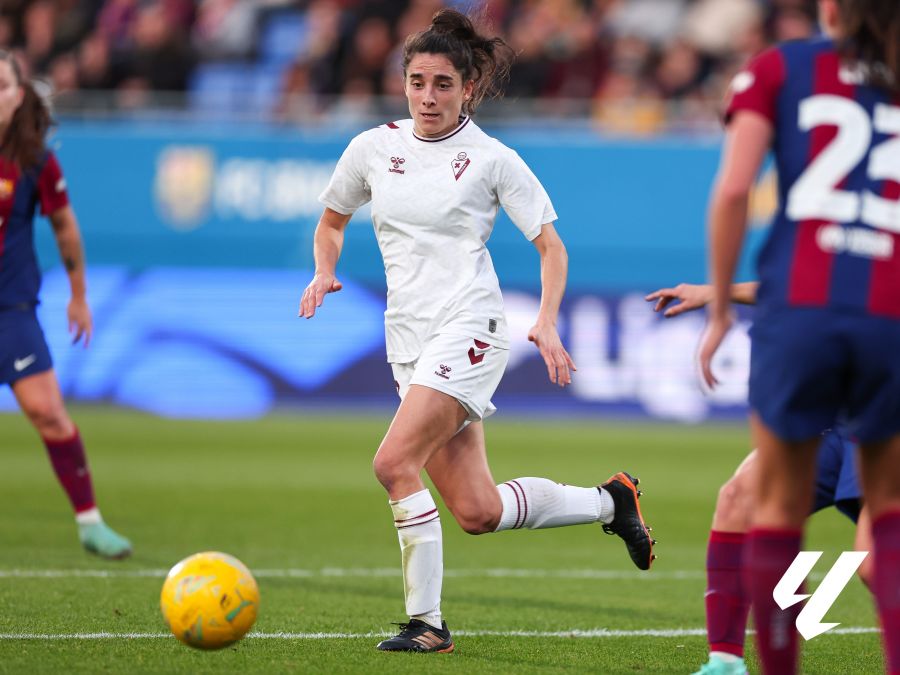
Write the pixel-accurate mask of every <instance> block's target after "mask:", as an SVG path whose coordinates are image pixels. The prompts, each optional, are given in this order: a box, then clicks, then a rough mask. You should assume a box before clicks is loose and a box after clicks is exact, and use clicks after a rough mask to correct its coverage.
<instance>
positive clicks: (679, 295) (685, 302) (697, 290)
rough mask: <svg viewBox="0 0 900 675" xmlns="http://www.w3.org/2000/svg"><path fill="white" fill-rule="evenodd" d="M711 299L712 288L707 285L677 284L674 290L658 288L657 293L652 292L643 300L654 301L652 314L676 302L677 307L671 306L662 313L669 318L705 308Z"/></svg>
mask: <svg viewBox="0 0 900 675" xmlns="http://www.w3.org/2000/svg"><path fill="white" fill-rule="evenodd" d="M712 297H713V291H712V286H709V285H707V284H678V285H677V286H676V287H675V288H660V289H659V290H658V291H653V292H652V293H650V294H649V295H648V296H647V297H645V298H644V300H646V301H647V302H652V301H654V300H656V305H654V306H653V311H654V312H659V311H661V310H663V309H666V307H669V305H670V304H671V303H672V302H674V301H675V300H678V304H677V305H672V306H671V307H669V308H668V309H666V311H665V312H663V316H665V317H667V318H671V317H673V316H678V315H679V314H684V313H685V312H690V311H692V310H695V309H700V308H701V307H705V306H706V305H708V304H709V303H710V302H712Z"/></svg>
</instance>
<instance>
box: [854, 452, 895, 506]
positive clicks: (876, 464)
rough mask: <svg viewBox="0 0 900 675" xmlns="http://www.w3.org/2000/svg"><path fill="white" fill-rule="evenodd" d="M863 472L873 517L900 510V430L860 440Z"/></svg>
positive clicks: (861, 471) (863, 480)
mask: <svg viewBox="0 0 900 675" xmlns="http://www.w3.org/2000/svg"><path fill="white" fill-rule="evenodd" d="M860 460H861V461H860V475H861V478H862V485H863V495H864V497H865V504H866V507H867V508H868V509H869V511H870V512H871V516H872V520H876V519H877V518H878V517H879V516H880V515H881V514H882V513H885V512H887V511H898V510H900V434H898V435H895V436H892V437H891V438H888V439H886V440H884V441H878V442H870V443H861V444H860Z"/></svg>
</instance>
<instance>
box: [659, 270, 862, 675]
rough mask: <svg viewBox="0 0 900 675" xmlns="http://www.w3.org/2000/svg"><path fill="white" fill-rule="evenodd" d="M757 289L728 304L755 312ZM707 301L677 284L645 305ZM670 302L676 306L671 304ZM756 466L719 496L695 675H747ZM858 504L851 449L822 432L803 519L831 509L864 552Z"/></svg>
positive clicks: (665, 307) (682, 307)
mask: <svg viewBox="0 0 900 675" xmlns="http://www.w3.org/2000/svg"><path fill="white" fill-rule="evenodd" d="M757 287H758V284H757V283H756V282H754V281H751V282H745V283H741V284H733V285H732V287H731V300H732V302H739V303H741V304H755V303H756V291H757ZM712 298H713V289H712V286H708V285H705V284H702V285H694V284H678V285H677V286H675V287H674V288H661V289H659V290H658V291H654V292H653V293H650V294H649V295H648V296H647V298H646V299H647V300H648V301H655V302H656V304H655V306H654V310H655V311H657V312H664V316H666V317H667V318H671V317H675V316H679V315H681V314H684V313H685V312H690V311H693V310H696V309H700V308H702V307H705V306H706V305H708V304H709V303H710V302H712ZM675 301H677V304H673V303H675ZM758 465H759V462H758V460H757V452H756V450H753V451H752V452H751V453H750V454H749V455H747V457H745V458H744V461H743V462H741V464H740V466H738V468H737V470H736V471H735V472H734V475H733V476H732V477H731V478H729V479H728V481H726V482H725V484H724V485H723V486H722V487H721V489H720V490H719V497H718V499H717V500H716V509H715V512H714V513H713V522H712V529H711V530H710V533H709V543H708V546H707V550H706V592H705V593H704V599H705V600H706V638H707V641H708V642H709V660H708V661H707V662H706V663H705V664H703V667H701V668H700V670H699V671H697V672H696V673H695V675H747V665H746V663H744V636H745V633H746V628H747V617H748V616H749V614H750V603H749V601H748V600H747V597H746V594H745V593H744V588H743V583H742V581H741V577H742V574H741V570H742V567H743V557H744V555H743V554H744V542H745V540H746V538H747V530H749V529H750V522H751V520H752V518H753V509H754V506H755V505H754V501H753V493H754V485H755V483H756V475H757V471H758V469H759V467H758ZM861 498H862V490H861V488H860V486H859V480H858V478H857V475H856V445H855V444H854V443H851V442H850V440H849V439H848V438H846V435H845V434H844V433H843V432H842V431H841V430H840V429H831V430H828V431H827V432H825V433H824V434H822V438H821V444H820V446H819V453H818V457H817V460H816V486H815V501H814V503H813V505H812V509H811V511H810V513H816V512H818V511H820V510H822V509H824V508H827V507H829V506H833V507H835V508H836V509H837V510H838V511H840V512H841V513H843V514H844V515H845V516H847V517H848V518H849V519H850V520H852V521H853V522H854V523H855V524H856V538H855V541H854V549H855V550H857V551H868V550H869V549H870V547H871V544H872V537H871V522H870V519H869V516H868V509H866V508H865V506H863V504H862V499H861ZM858 573H859V576H860V578H861V579H862V580H863V582H864V583H865V584H866V586H868V587H869V588H871V587H872V565H871V558H866V559H865V560H864V561H863V564H862V565H861V566H860V568H859V570H858Z"/></svg>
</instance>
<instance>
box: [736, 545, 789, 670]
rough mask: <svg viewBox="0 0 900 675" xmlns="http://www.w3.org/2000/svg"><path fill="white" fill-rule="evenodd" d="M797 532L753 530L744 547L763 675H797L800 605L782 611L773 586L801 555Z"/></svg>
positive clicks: (746, 588)
mask: <svg viewBox="0 0 900 675" xmlns="http://www.w3.org/2000/svg"><path fill="white" fill-rule="evenodd" d="M801 539H802V534H801V532H800V531H798V530H779V529H768V528H767V529H763V528H758V529H752V530H750V532H748V533H747V539H746V541H745V544H744V565H743V567H744V569H743V578H744V591H745V593H746V594H747V599H748V600H749V601H750V604H751V606H752V607H753V623H754V625H755V626H756V645H757V648H758V650H759V660H760V662H761V663H762V666H763V667H762V670H763V672H764V673H778V674H779V675H781V674H782V673H796V672H797V666H798V660H799V659H798V653H797V629H796V628H795V626H794V623H795V621H796V619H797V615H798V614H799V613H800V609H801V608H802V606H803V605H802V603H797V604H796V605H793V606H792V607H788V608H787V609H781V608H780V607H779V606H778V605H777V604H776V603H775V599H774V598H773V597H772V592H773V591H774V590H775V586H776V585H777V584H778V582H779V580H780V579H781V577H782V576H784V573H785V572H787V569H788V567H790V566H791V563H792V562H793V561H794V558H796V557H797V554H798V553H799V552H800V542H801Z"/></svg>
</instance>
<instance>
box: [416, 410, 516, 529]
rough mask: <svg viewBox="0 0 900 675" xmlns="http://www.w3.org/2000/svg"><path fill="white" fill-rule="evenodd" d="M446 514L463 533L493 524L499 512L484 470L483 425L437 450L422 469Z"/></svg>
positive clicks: (494, 491) (494, 489)
mask: <svg viewBox="0 0 900 675" xmlns="http://www.w3.org/2000/svg"><path fill="white" fill-rule="evenodd" d="M425 469H426V470H427V471H428V475H429V477H430V478H431V481H432V482H433V483H434V486H435V487H436V488H437V491H438V492H439V493H440V495H441V497H442V498H443V500H444V503H445V504H446V505H447V508H449V509H450V512H451V513H452V514H453V515H454V517H455V518H456V519H457V520H458V521H459V522H460V524H461V525H462V526H463V528H465V529H467V530H468V529H470V527H469V526H472V527H473V529H481V530H482V531H484V528H479V527H478V526H479V525H484V524H485V523H488V524H490V523H493V525H494V526H496V522H495V521H496V520H497V519H499V517H500V514H501V512H502V510H503V504H502V502H501V501H500V494H499V492H498V491H497V486H496V485H495V484H494V478H493V476H492V475H491V469H490V467H489V466H488V461H487V452H486V449H485V441H484V425H483V424H482V423H481V422H473V423H472V424H469V425H468V426H467V427H466V428H465V429H463V430H462V431H460V432H459V433H458V434H456V435H455V436H454V437H453V438H451V439H450V440H449V441H448V442H447V444H446V445H444V446H443V447H442V448H440V449H439V450H438V451H437V452H435V453H434V455H433V456H432V457H431V459H430V460H429V461H428V464H427V465H426V466H425Z"/></svg>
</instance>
